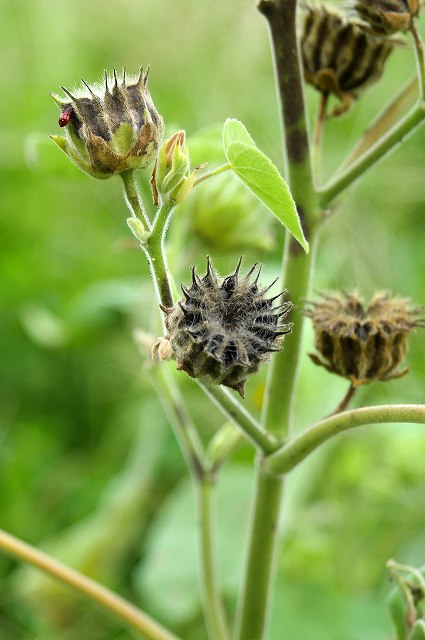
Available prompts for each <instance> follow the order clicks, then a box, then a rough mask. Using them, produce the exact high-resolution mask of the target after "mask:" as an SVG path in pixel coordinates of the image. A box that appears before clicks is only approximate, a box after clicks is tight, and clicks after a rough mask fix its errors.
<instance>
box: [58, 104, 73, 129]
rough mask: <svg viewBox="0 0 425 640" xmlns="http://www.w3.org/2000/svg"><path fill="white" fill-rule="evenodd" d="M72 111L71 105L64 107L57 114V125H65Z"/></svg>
mask: <svg viewBox="0 0 425 640" xmlns="http://www.w3.org/2000/svg"><path fill="white" fill-rule="evenodd" d="M73 113H74V109H73V108H72V106H71V105H69V106H68V107H66V108H65V109H64V110H63V111H62V113H61V114H60V116H59V120H58V122H59V126H60V127H66V125H67V124H68V123H69V121H70V120H71V118H72V115H73Z"/></svg>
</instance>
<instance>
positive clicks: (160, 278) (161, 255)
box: [143, 199, 175, 307]
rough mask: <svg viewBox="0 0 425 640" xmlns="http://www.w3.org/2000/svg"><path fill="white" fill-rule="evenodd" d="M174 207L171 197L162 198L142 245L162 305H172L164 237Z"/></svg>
mask: <svg viewBox="0 0 425 640" xmlns="http://www.w3.org/2000/svg"><path fill="white" fill-rule="evenodd" d="M174 207H175V204H174V202H173V201H172V200H171V199H167V200H164V202H163V203H162V204H161V207H160V208H159V210H158V213H157V214H156V216H155V220H154V221H153V225H152V231H151V234H150V236H149V238H148V239H147V241H146V243H145V244H144V245H143V249H144V251H145V253H146V256H147V258H148V261H149V265H150V267H151V270H152V275H153V279H154V282H155V287H156V290H157V294H158V297H159V299H160V300H161V304H162V305H163V306H164V307H172V306H173V294H172V293H171V285H170V278H169V274H168V267H167V259H166V256H165V250H164V239H165V234H166V232H167V226H168V222H169V220H170V216H171V213H172V211H173V209H174Z"/></svg>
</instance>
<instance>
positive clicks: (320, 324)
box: [304, 293, 425, 386]
mask: <svg viewBox="0 0 425 640" xmlns="http://www.w3.org/2000/svg"><path fill="white" fill-rule="evenodd" d="M422 313H423V309H420V308H417V307H414V306H413V305H412V304H411V302H410V301H409V300H407V299H403V298H391V297H390V295H389V294H388V293H377V294H375V296H374V297H373V298H372V300H371V302H370V304H369V305H368V306H365V305H364V303H363V301H362V299H361V298H360V297H359V296H358V295H357V294H356V293H344V294H324V295H322V297H321V299H320V300H319V301H317V302H308V303H307V306H306V309H305V310H304V314H305V315H306V316H308V317H310V318H311V320H312V322H313V327H314V331H315V345H316V348H317V350H318V351H319V353H320V356H321V357H319V356H317V355H316V354H310V357H311V359H312V361H313V362H314V363H315V364H317V365H320V366H322V367H325V368H326V369H327V370H328V371H330V372H331V373H336V374H337V375H340V376H343V377H344V378H348V379H349V380H350V381H351V383H352V384H353V386H359V385H362V384H368V383H369V382H372V381H373V380H382V381H384V380H391V379H392V378H399V377H400V376H402V375H404V374H406V373H407V369H403V370H399V369H397V367H398V365H399V364H400V363H401V361H402V359H403V357H404V355H405V353H406V350H407V342H408V337H409V334H410V333H412V331H413V330H414V329H415V328H417V327H423V326H425V325H424V322H423V319H422V318H421V317H420V316H421V314H422Z"/></svg>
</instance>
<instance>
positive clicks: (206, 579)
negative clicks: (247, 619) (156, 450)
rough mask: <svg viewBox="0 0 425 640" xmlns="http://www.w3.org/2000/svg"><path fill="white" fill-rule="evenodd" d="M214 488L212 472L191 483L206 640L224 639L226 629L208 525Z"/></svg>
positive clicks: (226, 636)
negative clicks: (206, 633) (193, 496)
mask: <svg viewBox="0 0 425 640" xmlns="http://www.w3.org/2000/svg"><path fill="white" fill-rule="evenodd" d="M213 489H214V476H213V475H212V474H204V476H203V478H202V479H200V481H199V482H196V483H194V490H195V494H196V504H197V525H198V532H199V533H198V540H199V544H198V551H199V559H200V563H199V566H200V573H201V580H200V584H201V599H202V603H203V608H204V612H205V622H206V625H207V629H208V632H209V633H208V637H209V639H210V640H227V638H228V637H229V632H228V629H227V623H226V618H225V614H224V610H223V605H222V601H221V598H220V597H219V593H220V588H219V585H218V583H217V578H216V571H215V553H214V541H213V529H212V517H211V516H212V504H211V498H212V493H213Z"/></svg>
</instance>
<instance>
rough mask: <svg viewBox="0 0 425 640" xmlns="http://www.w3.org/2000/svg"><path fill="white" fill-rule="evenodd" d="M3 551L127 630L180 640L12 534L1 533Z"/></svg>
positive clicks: (161, 639) (163, 639)
mask: <svg viewBox="0 0 425 640" xmlns="http://www.w3.org/2000/svg"><path fill="white" fill-rule="evenodd" d="M0 548H1V549H2V550H3V551H5V552H6V553H8V554H9V555H11V556H13V557H14V558H17V559H18V560H23V561H24V562H28V563H29V564H31V565H33V566H34V567H37V568H38V569H41V571H44V572H46V573H48V574H49V575H50V576H52V577H54V578H57V579H58V580H60V581H61V582H63V583H65V584H67V585H69V586H70V587H73V588H74V589H76V590H77V591H78V592H79V593H83V594H84V595H86V596H88V597H89V598H90V599H91V600H93V601H94V602H97V603H98V604H100V605H101V606H102V607H104V608H105V609H107V610H108V611H109V612H111V613H113V614H114V615H116V616H117V617H118V618H119V619H120V620H122V621H123V622H124V623H125V624H126V625H127V626H129V627H130V628H131V629H133V630H134V631H137V632H138V633H140V634H142V635H143V637H144V638H148V639H149V640H178V638H177V636H175V635H174V634H173V633H171V631H168V630H167V629H165V628H164V627H162V626H161V625H160V624H159V623H158V622H156V621H155V620H153V619H152V618H151V617H149V616H148V615H147V614H146V613H144V612H143V611H141V610H140V609H138V608H137V607H135V606H134V605H132V604H131V603H129V602H127V601H126V600H124V599H123V598H121V597H120V596H118V595H116V594H115V593H113V592H112V591H110V590H109V589H107V588H106V587H103V586H102V585H100V584H98V583H97V582H95V581H94V580H91V579H90V578H87V577H86V576H84V575H82V574H81V573H79V572H78V571H75V570H74V569H71V568H70V567H67V566H65V565H64V564H62V563H61V562H58V561H57V560H54V559H53V558H51V557H50V556H49V555H47V554H46V553H43V552H42V551H39V550H38V549H35V548H34V547H32V546H31V545H29V544H27V543H25V542H22V540H19V539H18V538H15V536H12V535H11V534H10V533H6V531H3V530H1V529H0Z"/></svg>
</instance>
